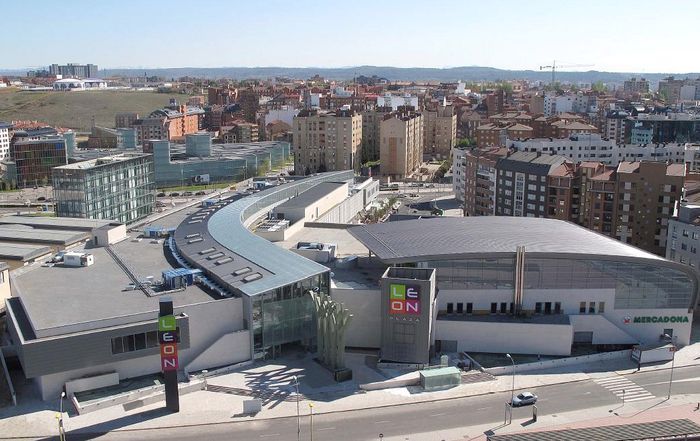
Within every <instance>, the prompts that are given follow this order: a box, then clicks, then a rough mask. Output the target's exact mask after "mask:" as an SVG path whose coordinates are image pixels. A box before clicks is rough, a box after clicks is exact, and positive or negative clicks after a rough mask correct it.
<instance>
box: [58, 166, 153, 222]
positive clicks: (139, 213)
mask: <svg viewBox="0 0 700 441" xmlns="http://www.w3.org/2000/svg"><path fill="white" fill-rule="evenodd" d="M52 181H53V188H54V201H55V204H56V215H57V216H59V217H82V218H87V219H110V220H116V221H119V222H122V223H125V224H130V223H133V222H136V221H138V220H141V219H143V218H145V217H146V216H148V215H149V214H151V213H153V208H154V206H155V181H154V170H153V160H152V157H151V155H149V154H142V153H125V154H120V155H114V156H107V157H104V158H99V159H93V160H89V161H82V162H77V163H75V164H70V165H65V166H62V167H56V168H54V169H53V176H52Z"/></svg>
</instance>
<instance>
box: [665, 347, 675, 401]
mask: <svg viewBox="0 0 700 441" xmlns="http://www.w3.org/2000/svg"><path fill="white" fill-rule="evenodd" d="M664 337H665V338H667V339H668V341H669V342H670V343H671V352H672V353H673V355H671V378H669V380H668V397H667V398H666V399H667V400H670V399H671V385H672V384H673V367H674V366H675V363H676V345H674V344H673V338H672V337H671V336H670V335H668V334H664Z"/></svg>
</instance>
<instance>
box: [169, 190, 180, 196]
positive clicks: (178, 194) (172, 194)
mask: <svg viewBox="0 0 700 441" xmlns="http://www.w3.org/2000/svg"><path fill="white" fill-rule="evenodd" d="M170 196H180V193H178V192H176V191H175V192H173V193H170Z"/></svg>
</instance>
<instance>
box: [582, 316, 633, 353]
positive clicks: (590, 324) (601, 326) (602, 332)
mask: <svg viewBox="0 0 700 441" xmlns="http://www.w3.org/2000/svg"><path fill="white" fill-rule="evenodd" d="M569 321H570V322H571V326H573V328H574V332H592V333H593V344H594V345H599V344H634V343H637V339H636V338H635V337H632V336H631V335H630V334H628V333H627V332H625V331H624V330H623V329H621V328H620V327H618V326H615V325H614V324H613V323H611V322H610V321H609V320H608V319H607V318H606V317H605V316H603V315H601V314H579V315H570V316H569Z"/></svg>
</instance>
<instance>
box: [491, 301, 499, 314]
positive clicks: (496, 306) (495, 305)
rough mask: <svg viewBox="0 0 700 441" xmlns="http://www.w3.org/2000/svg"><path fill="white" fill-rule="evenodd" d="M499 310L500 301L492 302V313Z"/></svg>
mask: <svg viewBox="0 0 700 441" xmlns="http://www.w3.org/2000/svg"><path fill="white" fill-rule="evenodd" d="M496 312H498V303H491V314H495V313H496Z"/></svg>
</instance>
